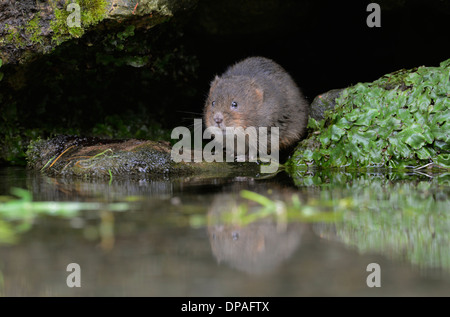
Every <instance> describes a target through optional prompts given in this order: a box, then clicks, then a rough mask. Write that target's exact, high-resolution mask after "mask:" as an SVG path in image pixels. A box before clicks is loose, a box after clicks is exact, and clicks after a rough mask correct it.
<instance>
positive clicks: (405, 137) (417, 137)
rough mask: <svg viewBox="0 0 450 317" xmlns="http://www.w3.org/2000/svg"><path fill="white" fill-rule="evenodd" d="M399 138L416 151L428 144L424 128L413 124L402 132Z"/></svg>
mask: <svg viewBox="0 0 450 317" xmlns="http://www.w3.org/2000/svg"><path fill="white" fill-rule="evenodd" d="M398 137H399V138H400V139H401V141H402V142H404V143H406V144H408V145H409V146H411V147H412V148H413V149H415V150H417V149H420V148H421V147H422V146H424V144H425V143H426V142H427V139H426V138H425V136H424V135H423V130H422V128H421V127H420V126H419V125H417V124H413V125H412V126H410V127H409V128H406V129H404V130H403V131H401V132H400V133H399V134H398Z"/></svg>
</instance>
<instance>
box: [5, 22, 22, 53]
mask: <svg viewBox="0 0 450 317" xmlns="http://www.w3.org/2000/svg"><path fill="white" fill-rule="evenodd" d="M5 30H6V31H7V32H8V34H7V35H6V36H5V41H4V44H10V45H14V46H15V47H17V48H23V47H25V45H26V43H25V40H24V39H23V38H22V37H21V36H20V32H21V31H22V30H23V28H22V27H12V26H10V25H8V24H5Z"/></svg>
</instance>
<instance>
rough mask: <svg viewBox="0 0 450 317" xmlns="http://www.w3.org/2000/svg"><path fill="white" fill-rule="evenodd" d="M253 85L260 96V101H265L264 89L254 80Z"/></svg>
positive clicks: (257, 96) (257, 95) (256, 93)
mask: <svg viewBox="0 0 450 317" xmlns="http://www.w3.org/2000/svg"><path fill="white" fill-rule="evenodd" d="M252 86H253V89H254V91H255V95H256V98H258V100H259V101H261V102H263V101H264V90H263V89H262V87H261V86H260V85H259V84H258V83H256V82H254V81H252Z"/></svg>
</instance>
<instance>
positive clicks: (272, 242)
mask: <svg viewBox="0 0 450 317" xmlns="http://www.w3.org/2000/svg"><path fill="white" fill-rule="evenodd" d="M263 187H264V186H263ZM271 187H272V186H271ZM256 191H257V192H258V193H260V194H262V195H265V196H267V197H269V198H270V199H277V198H278V199H280V200H284V199H283V198H282V197H281V196H282V194H281V193H280V192H277V193H274V194H271V195H268V194H267V192H268V191H267V188H265V189H261V188H258V190H256ZM269 192H270V191H269ZM277 196H278V197H277ZM242 203H245V204H246V205H247V207H248V212H249V213H251V212H254V210H257V209H259V208H260V207H261V206H260V205H259V204H257V203H253V202H248V201H245V200H244V199H243V198H241V197H240V196H239V195H238V194H229V193H227V194H217V196H216V197H215V198H214V200H213V203H212V204H211V207H210V208H209V210H208V234H209V240H210V243H211V249H212V253H213V255H214V257H215V258H216V259H217V261H218V263H219V264H222V263H226V264H227V265H229V266H230V267H233V268H235V269H237V270H239V271H243V272H247V273H250V274H264V273H269V272H271V271H273V270H275V269H276V268H277V267H278V266H280V265H281V263H282V262H283V261H285V260H286V259H288V258H289V257H290V256H291V255H292V254H293V253H294V251H295V250H296V249H297V248H298V247H299V246H300V241H301V236H302V231H303V226H304V225H303V224H300V223H286V222H283V221H279V220H277V218H276V217H265V218H262V219H258V220H256V221H254V222H251V223H249V224H247V225H241V224H238V223H236V222H233V221H232V220H231V221H230V218H233V215H232V214H233V213H237V212H238V208H237V207H238V206H239V204H242Z"/></svg>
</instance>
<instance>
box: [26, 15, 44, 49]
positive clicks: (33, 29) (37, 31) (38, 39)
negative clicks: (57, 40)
mask: <svg viewBox="0 0 450 317" xmlns="http://www.w3.org/2000/svg"><path fill="white" fill-rule="evenodd" d="M40 21H41V19H40V17H39V15H38V14H36V16H35V17H34V18H33V19H31V20H30V21H29V22H28V23H27V26H26V28H25V34H26V35H27V36H28V37H29V39H30V41H31V42H32V43H33V44H44V40H43V37H42V35H41V34H42V29H41V25H40Z"/></svg>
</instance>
